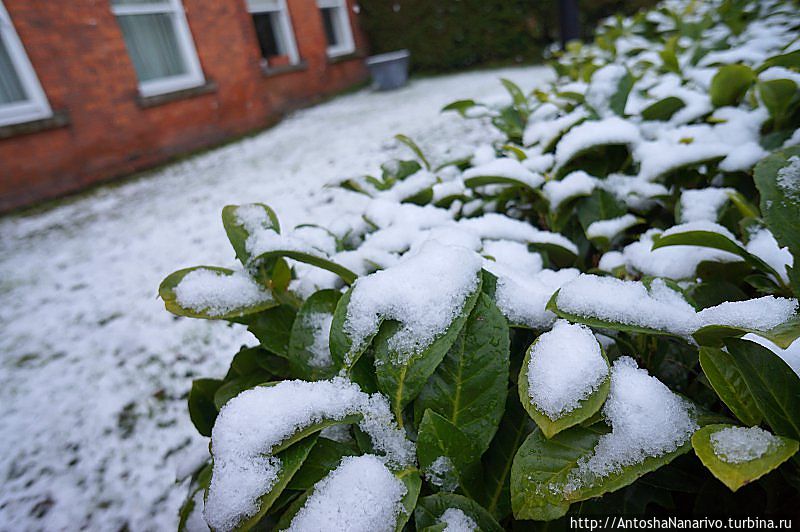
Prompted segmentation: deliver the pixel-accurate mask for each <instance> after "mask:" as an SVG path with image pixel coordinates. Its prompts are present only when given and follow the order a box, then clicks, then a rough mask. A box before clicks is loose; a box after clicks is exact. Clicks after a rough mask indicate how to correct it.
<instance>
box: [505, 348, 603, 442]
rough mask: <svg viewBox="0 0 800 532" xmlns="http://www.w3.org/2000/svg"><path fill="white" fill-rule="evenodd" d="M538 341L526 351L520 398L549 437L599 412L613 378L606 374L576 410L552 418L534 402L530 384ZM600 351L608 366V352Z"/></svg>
mask: <svg viewBox="0 0 800 532" xmlns="http://www.w3.org/2000/svg"><path fill="white" fill-rule="evenodd" d="M538 341H539V339H538V338H537V339H536V340H535V341H534V342H533V343H532V344H531V345H530V347H528V349H527V351H525V358H524V359H523V361H522V368H521V369H520V372H519V379H518V380H517V386H518V388H519V400H520V402H521V403H522V406H523V407H524V408H525V410H526V411H527V412H528V415H530V416H531V418H532V419H533V420H534V421H535V422H536V425H538V426H539V429H540V430H541V431H542V433H543V434H544V436H545V438H548V439H549V438H552V437H553V436H555V435H556V434H558V433H559V432H561V431H562V430H565V429H568V428H569V427H572V426H575V425H578V424H580V423H582V422H583V421H586V420H587V419H589V418H591V417H592V416H594V415H595V414H596V413H597V412H599V411H600V408H601V407H602V406H603V403H605V401H606V397H608V391H609V389H610V388H611V379H610V377H609V376H606V378H605V380H603V382H602V383H601V384H600V386H598V388H597V389H596V390H595V391H593V392H592V393H590V394H589V395H588V396H587V397H586V398H585V399H582V400H581V401H580V404H579V405H578V407H577V408H575V409H574V410H572V411H570V412H568V413H566V414H564V415H563V416H561V417H559V418H557V419H550V417H549V416H547V414H545V413H544V412H542V411H540V410H539V409H538V408H536V405H534V404H533V401H532V400H531V395H530V388H529V384H528V366H529V364H530V361H531V351H532V350H533V346H535V345H536V342H538ZM600 352H601V354H602V355H603V360H605V361H606V365H607V366H608V365H609V364H608V359H607V358H606V354H605V353H604V352H603V350H602V348H601V349H600ZM609 367H610V366H609Z"/></svg>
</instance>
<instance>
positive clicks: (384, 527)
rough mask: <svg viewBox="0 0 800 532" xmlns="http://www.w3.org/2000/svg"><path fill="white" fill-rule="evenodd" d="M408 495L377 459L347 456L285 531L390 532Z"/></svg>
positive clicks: (323, 481)
mask: <svg viewBox="0 0 800 532" xmlns="http://www.w3.org/2000/svg"><path fill="white" fill-rule="evenodd" d="M407 491H408V490H407V488H406V487H405V485H404V484H403V482H402V481H400V480H399V479H398V478H397V477H395V476H394V475H393V474H392V472H391V471H389V469H387V467H386V466H385V465H384V463H383V462H382V461H381V460H380V459H379V458H378V457H377V456H373V455H369V454H367V455H363V456H347V457H345V458H343V459H342V462H341V463H340V464H339V467H337V468H336V469H334V470H333V471H332V472H330V473H329V474H328V475H327V476H326V477H325V478H323V479H322V480H320V481H319V482H318V483H317V484H316V485H315V486H314V491H313V492H312V493H311V496H310V497H309V498H308V499H307V500H306V502H305V504H304V505H303V507H302V508H301V509H300V511H299V512H297V514H296V515H295V516H294V518H293V519H292V522H291V525H289V528H288V530H290V531H292V532H308V531H311V530H318V531H323V530H347V531H352V532H390V531H392V530H394V529H395V527H396V523H397V518H398V516H399V515H400V513H401V512H405V509H404V508H403V504H402V500H403V496H404V495H405V494H406V492H407Z"/></svg>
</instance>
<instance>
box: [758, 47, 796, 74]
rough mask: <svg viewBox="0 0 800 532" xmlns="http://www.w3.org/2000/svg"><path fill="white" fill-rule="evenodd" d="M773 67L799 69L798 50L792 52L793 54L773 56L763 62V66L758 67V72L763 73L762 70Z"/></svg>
mask: <svg viewBox="0 0 800 532" xmlns="http://www.w3.org/2000/svg"><path fill="white" fill-rule="evenodd" d="M774 66H781V67H785V68H788V69H794V70H797V69H800V50H794V51H793V52H788V53H785V54H779V55H773V56H772V57H770V58H769V59H767V60H766V61H764V64H763V65H761V66H760V67H758V72H763V71H764V70H766V69H768V68H770V67H774Z"/></svg>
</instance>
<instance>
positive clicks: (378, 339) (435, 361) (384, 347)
mask: <svg viewBox="0 0 800 532" xmlns="http://www.w3.org/2000/svg"><path fill="white" fill-rule="evenodd" d="M479 275H480V274H479ZM480 293H481V287H480V278H479V283H478V287H477V288H476V289H475V291H474V292H473V293H472V294H470V295H469V296H468V297H467V300H466V302H465V303H464V308H463V309H462V310H461V312H460V313H459V314H458V315H457V316H456V318H455V319H454V320H453V322H452V323H451V324H450V326H449V327H448V328H447V331H445V332H444V333H443V334H442V335H440V336H439V337H438V338H436V339H435V340H434V341H433V342H432V343H431V344H430V345H429V346H428V347H426V348H425V349H423V350H422V351H419V352H416V353H410V354H409V353H397V352H395V351H394V350H393V349H392V348H391V347H390V345H391V342H390V339H391V338H392V337H394V335H395V334H397V332H398V331H399V330H400V328H401V325H400V324H399V323H398V322H396V321H385V322H384V323H383V325H382V326H381V328H380V330H379V331H378V334H377V335H376V336H375V374H376V376H377V378H378V389H379V390H380V391H381V392H382V393H383V394H384V395H386V396H387V398H388V399H389V404H390V405H391V406H392V410H393V411H394V414H395V416H396V417H397V419H398V422H400V423H402V421H401V420H402V410H403V408H404V407H405V406H406V405H407V404H408V403H409V402H411V401H412V400H414V398H415V397H416V396H417V395H419V393H420V391H422V388H423V386H425V383H426V382H427V380H428V378H429V377H430V376H431V375H432V374H433V372H434V371H435V370H436V367H437V366H438V365H439V363H440V362H441V361H442V360H443V359H444V356H445V355H446V354H447V352H448V351H449V350H450V348H451V347H452V346H453V344H454V343H455V341H456V339H457V338H458V335H459V333H460V332H461V329H462V328H463V327H464V324H465V323H466V321H467V318H468V317H469V314H470V312H472V308H473V307H474V306H475V303H476V301H477V299H478V296H479V295H480ZM344 297H346V296H343V298H344ZM337 310H338V309H337Z"/></svg>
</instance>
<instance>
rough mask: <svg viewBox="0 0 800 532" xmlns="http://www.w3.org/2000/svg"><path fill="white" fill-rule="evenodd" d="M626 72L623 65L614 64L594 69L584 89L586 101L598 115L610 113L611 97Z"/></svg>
mask: <svg viewBox="0 0 800 532" xmlns="http://www.w3.org/2000/svg"><path fill="white" fill-rule="evenodd" d="M627 73H628V70H627V69H626V68H625V67H624V66H622V65H615V64H611V65H606V66H604V67H602V68H599V69H597V70H595V71H594V73H593V74H592V79H591V81H590V83H589V88H588V89H587V90H586V103H587V104H589V105H590V106H591V107H592V109H594V110H595V111H597V113H598V114H599V115H600V116H608V115H610V114H611V113H612V111H611V108H610V105H609V104H610V102H611V98H612V97H613V96H614V94H616V92H617V90H619V83H620V81H621V80H622V78H623V77H625V75H626V74H627Z"/></svg>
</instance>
